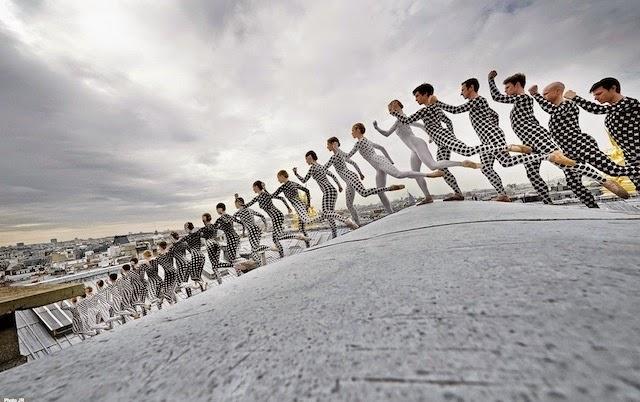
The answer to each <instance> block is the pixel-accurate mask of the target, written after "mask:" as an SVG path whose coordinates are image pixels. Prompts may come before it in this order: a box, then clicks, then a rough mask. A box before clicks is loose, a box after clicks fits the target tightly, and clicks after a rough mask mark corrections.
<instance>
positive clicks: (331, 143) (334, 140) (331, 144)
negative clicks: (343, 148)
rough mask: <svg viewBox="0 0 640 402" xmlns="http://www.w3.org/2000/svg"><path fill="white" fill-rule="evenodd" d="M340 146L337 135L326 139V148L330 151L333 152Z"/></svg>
mask: <svg viewBox="0 0 640 402" xmlns="http://www.w3.org/2000/svg"><path fill="white" fill-rule="evenodd" d="M338 148H340V140H339V139H338V137H331V138H329V139H328V140H327V149H328V150H329V151H330V152H335V151H337V150H338Z"/></svg>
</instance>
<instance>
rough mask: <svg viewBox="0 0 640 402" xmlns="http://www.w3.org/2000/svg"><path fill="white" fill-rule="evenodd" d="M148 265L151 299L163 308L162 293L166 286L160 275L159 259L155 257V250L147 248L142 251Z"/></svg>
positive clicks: (159, 307)
mask: <svg viewBox="0 0 640 402" xmlns="http://www.w3.org/2000/svg"><path fill="white" fill-rule="evenodd" d="M142 257H143V258H144V261H145V263H146V264H147V267H146V269H145V271H146V273H147V278H149V287H148V289H149V300H150V301H151V303H155V304H156V305H157V306H158V309H159V310H161V309H162V301H163V300H164V297H163V295H162V289H163V288H164V281H163V280H162V278H161V277H160V275H158V260H157V259H155V258H153V252H151V250H145V251H144V252H143V253H142Z"/></svg>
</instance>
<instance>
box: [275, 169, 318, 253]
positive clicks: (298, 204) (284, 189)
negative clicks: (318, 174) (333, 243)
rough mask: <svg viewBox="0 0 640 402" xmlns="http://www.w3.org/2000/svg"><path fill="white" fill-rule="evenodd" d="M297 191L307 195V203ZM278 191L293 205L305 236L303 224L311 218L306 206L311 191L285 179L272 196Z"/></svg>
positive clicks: (309, 204) (307, 243)
mask: <svg viewBox="0 0 640 402" xmlns="http://www.w3.org/2000/svg"><path fill="white" fill-rule="evenodd" d="M299 191H303V192H304V193H305V194H306V195H307V203H308V205H305V203H304V202H302V200H301V199H300V194H299ZM280 193H282V194H284V196H285V197H287V199H288V200H289V202H290V203H291V206H292V207H293V209H295V211H296V213H297V214H298V219H299V225H300V231H301V232H302V234H303V235H305V236H307V230H306V227H305V225H306V224H308V223H310V222H311V218H310V217H309V214H308V213H307V210H308V208H309V207H310V206H311V192H310V191H309V189H308V188H306V187H305V186H302V185H300V184H299V183H296V182H294V181H291V180H287V181H286V182H284V183H282V185H280V187H278V188H277V189H276V191H274V192H273V194H272V196H273V197H275V196H277V195H279V194H280ZM305 243H306V245H307V247H309V242H308V241H306V242H305Z"/></svg>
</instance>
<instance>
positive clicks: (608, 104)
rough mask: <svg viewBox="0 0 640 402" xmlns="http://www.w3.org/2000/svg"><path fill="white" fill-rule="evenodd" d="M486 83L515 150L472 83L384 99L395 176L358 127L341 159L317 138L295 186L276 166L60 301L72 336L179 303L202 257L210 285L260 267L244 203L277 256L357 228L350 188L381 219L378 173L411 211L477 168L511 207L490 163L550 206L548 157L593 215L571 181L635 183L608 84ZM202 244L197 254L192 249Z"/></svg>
mask: <svg viewBox="0 0 640 402" xmlns="http://www.w3.org/2000/svg"><path fill="white" fill-rule="evenodd" d="M496 76H497V72H496V71H491V72H490V73H489V75H488V85H489V90H490V93H491V97H492V99H493V100H494V101H496V102H499V103H507V104H512V105H513V107H512V109H511V112H510V120H511V127H512V129H513V131H514V132H515V134H516V136H517V137H518V138H519V139H520V141H522V143H523V144H507V141H506V137H505V134H504V132H503V131H502V129H501V128H500V126H499V118H498V114H497V113H496V112H495V111H494V110H493V109H491V107H490V106H489V103H488V101H487V99H485V98H484V97H482V96H480V95H479V94H478V91H479V89H480V83H479V80H478V79H477V78H469V79H467V80H465V81H463V82H462V84H461V91H460V94H461V96H462V97H463V98H464V99H466V102H465V103H463V104H461V105H458V106H453V105H450V104H447V103H445V102H443V101H442V100H440V99H438V98H437V97H436V95H435V94H434V92H435V91H434V87H433V86H432V85H431V84H426V83H425V84H421V85H419V86H418V87H416V88H415V89H414V90H413V95H414V97H415V100H416V102H417V103H418V104H419V105H421V106H422V108H421V109H419V110H418V111H417V112H415V113H413V114H412V115H410V116H407V115H405V114H404V112H403V109H404V106H403V104H402V103H401V102H400V101H399V100H392V101H391V102H390V103H389V104H388V111H389V113H390V114H391V115H392V116H394V117H395V118H396V121H395V123H394V124H393V125H392V126H391V127H390V128H389V129H388V130H384V129H382V128H380V127H379V125H378V123H377V122H376V121H374V122H373V127H374V129H375V130H377V131H378V132H379V133H380V134H381V135H383V136H385V137H390V136H391V135H392V134H394V133H395V134H396V135H397V136H398V137H399V138H400V140H401V141H402V142H403V143H404V144H405V145H406V146H407V148H409V150H410V158H409V161H410V167H411V170H408V171H401V170H399V169H398V168H397V167H396V166H395V165H394V162H393V160H392V159H391V156H390V155H389V153H388V152H387V150H386V149H385V148H384V147H383V146H381V145H379V144H376V143H375V142H373V141H371V140H369V139H368V138H366V137H365V132H366V127H365V126H364V124H362V123H356V124H354V125H353V127H352V129H351V135H352V137H353V139H355V140H356V141H355V144H354V145H353V147H352V149H351V150H350V151H349V152H345V151H343V150H342V149H341V148H340V146H341V141H340V139H338V138H337V137H330V138H328V139H327V143H326V147H327V150H328V151H329V153H330V155H331V156H330V157H329V159H328V161H327V162H326V163H324V164H321V163H319V162H318V160H319V158H318V155H317V154H316V152H315V151H312V150H311V151H308V152H307V153H306V154H305V161H306V163H307V164H308V166H309V169H308V171H307V173H306V174H304V175H301V174H299V172H298V169H297V168H296V167H294V168H292V172H293V174H294V175H295V176H296V177H297V179H298V180H299V181H300V183H297V182H295V181H292V180H291V179H290V177H289V173H288V172H287V170H280V171H278V172H277V174H276V178H277V181H278V183H279V184H280V186H279V187H278V188H277V189H276V190H275V191H273V193H270V192H269V191H267V189H266V185H265V183H264V182H263V181H260V180H258V181H255V182H254V183H253V185H252V189H253V192H254V194H255V196H254V197H253V198H252V199H251V200H250V201H248V202H245V200H244V198H242V197H240V196H239V195H238V194H235V200H234V203H235V207H236V212H235V213H233V214H232V215H230V214H228V213H227V210H226V205H225V204H224V203H219V204H217V206H216V212H217V214H218V217H217V219H216V220H215V221H213V218H212V216H211V214H210V213H204V214H203V215H202V223H203V226H202V227H200V228H196V227H195V226H194V225H193V224H192V223H191V222H187V223H185V225H184V231H185V233H186V234H185V235H183V236H180V235H179V234H178V233H177V232H172V233H171V237H170V239H167V240H168V241H166V240H163V241H160V242H159V243H158V244H157V245H158V248H157V254H156V255H154V254H153V252H152V251H150V250H146V251H145V252H144V253H143V254H142V258H143V259H142V260H141V261H140V260H138V258H132V259H131V261H130V264H125V265H124V266H123V267H122V269H121V272H120V275H118V274H116V273H112V274H110V275H109V278H108V279H107V280H106V281H105V280H100V281H98V282H97V289H96V291H95V292H94V289H93V288H92V287H87V288H86V292H85V293H86V294H85V297H82V298H74V299H72V301H71V305H70V306H66V307H63V308H65V309H68V310H70V311H71V313H72V316H73V325H72V326H73V331H74V332H75V333H77V334H79V335H81V336H87V335H95V334H96V333H98V332H99V331H101V330H104V329H109V328H111V327H112V325H113V322H114V321H117V320H119V321H121V322H123V323H124V322H125V321H126V319H127V317H129V318H137V317H139V316H141V315H146V314H147V313H148V312H149V311H150V309H151V305H152V304H155V305H157V307H158V308H159V309H161V308H162V305H163V303H165V302H166V303H169V304H173V303H176V302H177V301H178V298H177V295H176V292H179V291H181V290H182V291H184V292H185V293H186V295H187V297H190V296H191V290H192V286H191V285H189V283H190V281H192V282H193V283H194V284H195V286H196V287H199V288H200V289H201V290H202V291H205V290H206V288H207V281H206V280H204V279H203V277H202V273H203V268H204V265H205V259H206V258H209V261H210V263H211V266H212V269H213V272H214V277H215V278H216V280H217V281H218V282H219V283H221V274H220V269H222V268H227V269H235V272H236V273H237V274H240V273H242V272H246V271H248V270H250V269H254V268H256V267H259V266H261V265H263V261H264V259H263V258H262V256H261V253H264V252H265V251H266V250H268V249H269V247H268V246H265V245H262V244H261V243H260V242H261V238H262V233H263V230H262V229H261V227H260V226H259V225H258V224H256V222H255V219H256V218H259V219H260V220H261V221H262V223H263V226H264V230H265V231H268V225H267V219H266V217H265V215H263V214H261V213H259V212H257V211H255V210H254V209H252V208H251V207H252V206H253V205H255V204H257V205H258V207H259V208H260V209H262V210H263V211H264V212H265V214H266V215H267V216H268V217H269V218H270V219H271V222H272V230H271V239H272V242H273V244H274V247H273V250H274V251H277V253H278V255H279V257H280V258H282V257H284V248H283V246H282V244H281V242H282V241H284V240H295V241H303V242H304V243H305V245H306V247H310V238H309V236H308V232H307V228H308V226H309V225H310V224H312V223H314V222H317V221H321V220H324V221H326V222H327V223H328V224H329V227H330V229H331V233H332V237H334V238H335V237H336V236H337V225H336V221H338V222H341V223H343V224H344V225H346V226H347V227H349V228H350V229H352V230H354V229H357V228H358V227H359V225H360V218H359V216H358V212H357V210H356V209H355V207H354V205H353V202H354V198H355V194H356V193H357V194H359V195H360V196H362V197H369V196H371V195H377V196H378V197H380V201H381V202H382V204H383V206H384V208H385V210H386V211H387V213H392V212H393V209H392V207H391V203H390V202H389V200H388V198H387V196H386V192H389V191H398V190H401V189H403V188H404V185H402V184H392V185H390V186H387V184H386V182H387V176H392V177H394V178H397V179H407V178H409V179H415V180H416V182H417V184H418V186H419V187H420V189H421V191H422V192H423V195H424V198H423V199H422V200H421V201H420V202H419V203H418V204H417V205H425V204H430V203H432V202H433V198H432V196H431V195H430V193H429V190H428V186H427V182H426V178H438V177H443V178H444V180H445V182H446V183H447V184H448V185H449V186H450V187H451V189H452V190H453V195H451V196H449V197H447V198H445V199H444V201H458V200H464V196H463V193H462V191H461V190H460V188H459V186H458V184H457V181H456V179H455V177H454V175H453V174H452V173H451V171H450V169H451V168H453V167H462V168H469V169H479V170H480V171H481V173H482V174H483V175H484V176H485V177H486V178H487V179H488V181H489V183H491V185H492V186H493V187H494V188H495V190H496V192H497V194H498V195H497V197H495V198H494V200H495V201H500V202H509V201H511V200H510V198H509V197H508V195H507V194H506V192H505V189H504V187H503V184H502V180H501V178H500V176H499V175H498V174H497V173H496V171H495V170H494V169H493V164H494V162H495V161H496V160H497V161H498V162H499V163H500V164H501V165H502V166H503V167H511V166H516V165H520V164H521V165H523V166H524V167H525V170H526V173H527V177H528V179H529V180H530V182H531V184H532V186H533V187H534V189H535V190H536V191H537V192H538V194H539V195H540V197H541V198H542V201H543V203H545V204H552V201H551V198H550V196H549V190H548V187H547V184H546V183H545V182H544V181H543V180H542V177H541V176H540V166H541V163H542V161H548V162H550V163H552V164H554V165H555V166H557V167H558V168H560V169H562V171H563V173H564V174H565V176H566V179H567V184H568V186H569V187H570V188H571V190H572V191H573V192H574V193H575V195H576V196H577V197H578V198H579V199H580V201H581V202H582V203H584V204H585V205H586V206H587V207H590V208H597V207H598V205H597V203H596V202H595V199H594V197H593V196H592V194H591V193H590V192H589V191H588V190H587V188H586V187H585V186H584V185H583V184H582V177H583V176H584V177H589V178H591V179H593V180H596V181H597V182H599V183H601V184H602V185H603V186H604V187H605V188H607V189H608V190H610V191H611V192H612V193H613V194H615V195H617V196H618V197H620V198H628V197H629V194H628V193H627V191H626V190H625V189H624V188H623V187H621V186H620V185H619V184H618V183H617V182H616V181H613V180H611V179H608V178H606V177H605V176H604V175H603V173H604V174H606V175H609V176H613V177H620V176H627V177H629V179H630V180H631V181H632V182H633V184H634V185H635V186H636V188H640V187H639V186H640V102H638V100H637V99H634V98H630V97H626V96H623V95H622V93H621V87H620V82H619V81H618V80H617V79H615V78H611V77H608V78H604V79H602V80H600V81H598V82H596V83H595V84H593V85H592V86H591V89H590V90H589V92H590V93H592V94H593V96H594V98H595V100H596V101H598V103H594V102H590V101H588V100H586V99H584V98H582V97H580V96H577V95H576V93H575V92H574V91H572V90H569V91H566V90H565V86H564V84H563V83H562V82H553V83H551V84H549V85H547V86H546V87H545V88H544V89H543V92H542V94H540V93H539V92H538V87H537V85H533V86H532V87H530V88H529V95H528V94H526V93H525V90H524V87H525V85H526V77H525V75H524V74H521V73H518V74H514V75H512V76H510V77H507V78H506V79H505V80H504V81H503V84H504V91H505V93H504V94H503V93H501V92H500V91H499V89H498V88H497V86H496V83H495V78H496ZM534 101H536V102H537V103H538V104H539V105H540V107H541V108H542V110H543V111H544V112H546V113H548V114H549V115H550V120H549V128H548V129H546V128H544V127H543V126H542V125H541V124H540V123H539V122H538V120H537V119H536V117H535V115H534V109H533V102H534ZM580 108H582V109H584V110H586V111H588V112H590V113H594V114H605V115H606V117H605V121H604V124H605V127H606V129H607V130H608V132H609V134H610V136H611V138H612V139H613V140H614V141H615V142H616V143H617V144H618V145H619V146H620V148H621V149H622V151H623V153H624V156H625V164H624V165H620V164H617V163H615V162H614V161H613V160H611V159H610V158H609V157H608V156H607V155H606V154H605V153H604V152H602V151H601V150H600V149H599V148H598V144H597V142H596V140H595V139H594V138H593V137H592V136H590V135H589V134H587V133H584V132H583V131H582V130H581V128H580V124H579V111H580ZM444 112H447V113H452V114H459V113H469V118H470V120H471V125H472V127H473V129H474V131H475V132H476V133H477V135H478V138H479V139H480V142H481V144H480V145H475V146H469V145H467V144H465V143H464V142H462V141H460V140H459V139H458V138H456V136H455V133H454V129H453V124H452V122H451V120H450V119H449V118H448V117H447V116H446V115H445V114H444ZM419 121H422V123H420V122H419ZM412 128H418V129H419V130H420V131H424V132H425V133H426V134H427V139H428V140H429V142H433V143H435V144H436V146H437V147H438V150H437V153H436V158H434V157H433V156H432V154H431V152H430V150H429V147H428V144H427V141H425V140H424V139H422V138H420V137H418V136H416V135H415V134H414V132H413V130H412ZM356 153H359V154H360V156H361V157H362V158H363V159H364V160H365V161H366V162H367V163H368V164H370V165H371V166H372V167H373V168H374V170H375V172H376V187H374V188H366V187H365V186H364V184H363V183H362V180H363V179H364V175H363V173H362V171H361V169H360V167H359V166H358V164H357V163H356V162H355V161H354V160H353V157H354V156H355V154H356ZM452 153H457V154H459V155H461V156H464V157H470V156H472V155H479V157H480V163H477V162H474V161H472V160H468V159H465V160H460V161H457V160H451V154H452ZM511 153H515V154H516V155H512V154H511ZM348 165H350V166H351V167H352V168H353V170H351V169H350V168H349V166H348ZM422 165H424V166H426V167H427V168H428V169H430V172H421V168H422ZM331 167H333V168H334V169H335V171H336V173H337V176H336V175H334V174H333V173H332V172H331V171H330V170H329V168H331ZM354 170H355V171H354ZM601 172H603V173H601ZM338 177H340V179H342V180H343V181H344V183H345V187H346V188H344V189H343V186H342V183H341V182H340V180H339V179H338ZM311 178H313V180H314V181H315V182H316V183H317V185H318V187H319V188H320V190H321V192H322V200H321V211H320V214H318V216H316V217H315V218H312V217H311V214H310V213H309V211H310V208H311V192H310V191H309V189H308V188H307V187H305V186H303V184H305V183H307V182H308V181H309V180H310V179H311ZM329 179H331V180H332V181H333V182H334V183H335V186H334V185H333V184H332V183H331V181H330V180H329ZM301 183H302V184H301ZM343 190H344V192H345V198H346V205H347V209H348V211H349V214H350V215H351V216H350V217H348V216H344V215H342V214H340V213H338V212H336V210H335V205H336V201H337V198H338V194H339V192H342V191H343ZM301 194H302V195H303V196H301ZM274 199H275V200H278V201H280V202H282V203H283V204H284V206H285V207H286V208H287V210H288V211H289V213H292V212H294V211H295V213H296V215H297V216H298V222H299V225H298V231H299V232H300V233H292V232H287V231H285V228H284V221H285V217H284V214H283V213H282V212H281V211H280V210H279V209H278V208H276V206H275V205H274V203H273V200H274ZM287 201H288V202H287ZM236 224H238V225H240V226H242V228H243V232H244V233H247V236H248V240H249V246H250V253H249V254H248V255H245V256H242V257H241V256H238V251H239V245H240V236H239V235H238V233H237V232H236V230H235V225H236ZM218 231H222V232H223V233H224V237H225V238H226V259H225V260H222V258H221V257H222V254H223V253H222V247H221V245H220V243H219V242H218V241H217V237H218ZM203 246H204V249H205V250H206V257H205V253H203V251H202V249H203ZM159 267H162V270H163V271H164V275H163V277H161V276H160V275H159Z"/></svg>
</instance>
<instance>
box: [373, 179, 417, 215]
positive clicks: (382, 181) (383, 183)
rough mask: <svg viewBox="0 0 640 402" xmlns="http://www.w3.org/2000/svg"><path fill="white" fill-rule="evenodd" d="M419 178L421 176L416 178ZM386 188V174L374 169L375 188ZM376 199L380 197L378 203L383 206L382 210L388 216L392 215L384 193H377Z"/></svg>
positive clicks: (391, 209)
mask: <svg viewBox="0 0 640 402" xmlns="http://www.w3.org/2000/svg"><path fill="white" fill-rule="evenodd" d="M418 177H421V176H418ZM386 186H387V174H386V173H385V172H384V171H382V170H379V169H376V187H386ZM378 197H380V201H381V202H382V205H384V209H386V210H387V213H388V214H392V213H393V208H391V203H390V202H389V199H388V198H387V195H386V194H385V193H378Z"/></svg>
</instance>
